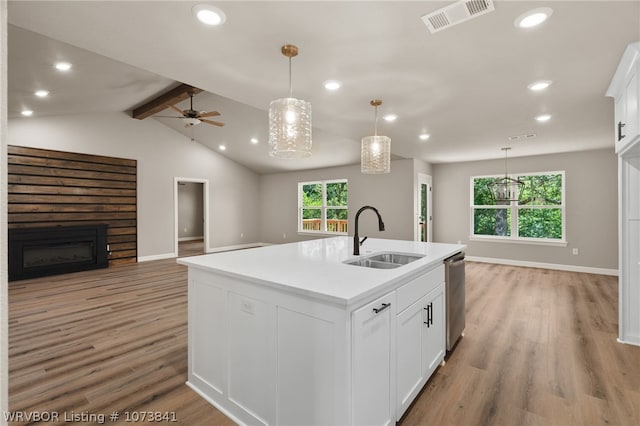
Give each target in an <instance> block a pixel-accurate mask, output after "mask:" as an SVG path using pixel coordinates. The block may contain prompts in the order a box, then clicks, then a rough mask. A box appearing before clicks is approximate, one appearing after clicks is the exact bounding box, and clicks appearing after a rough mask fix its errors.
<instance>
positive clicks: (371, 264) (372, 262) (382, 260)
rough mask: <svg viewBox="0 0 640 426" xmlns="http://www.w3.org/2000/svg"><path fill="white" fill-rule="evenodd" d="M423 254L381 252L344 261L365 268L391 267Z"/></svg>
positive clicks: (414, 259) (416, 258) (410, 260)
mask: <svg viewBox="0 0 640 426" xmlns="http://www.w3.org/2000/svg"><path fill="white" fill-rule="evenodd" d="M423 257H424V256H422V255H418V254H406V253H393V252H383V253H376V254H373V255H371V256H367V257H363V258H359V259H354V260H348V261H345V262H344V263H346V264H347V265H355V266H363V267H365V268H376V269H393V268H399V267H400V266H403V265H406V264H408V263H411V262H414V261H416V260H418V259H421V258H423Z"/></svg>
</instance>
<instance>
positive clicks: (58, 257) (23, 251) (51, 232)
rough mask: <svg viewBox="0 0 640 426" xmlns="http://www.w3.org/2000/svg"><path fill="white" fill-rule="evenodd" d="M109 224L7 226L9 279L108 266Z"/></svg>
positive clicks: (21, 278)
mask: <svg viewBox="0 0 640 426" xmlns="http://www.w3.org/2000/svg"><path fill="white" fill-rule="evenodd" d="M107 228H108V225H105V224H98V225H83V226H56V227H49V228H12V229H9V281H15V280H23V279H26V278H36V277H44V276H47V275H56V274H65V273H68V272H77V271H86V270H89V269H97V268H106V267H107V266H109V259H108V250H107Z"/></svg>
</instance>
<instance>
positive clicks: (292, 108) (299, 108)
mask: <svg viewBox="0 0 640 426" xmlns="http://www.w3.org/2000/svg"><path fill="white" fill-rule="evenodd" d="M281 51H282V54H283V55H284V56H286V57H287V58H289V97H287V98H282V99H276V100H275V101H271V103H270V104H269V155H270V156H272V157H277V158H287V159H291V158H304V157H308V156H310V155H311V103H310V102H307V101H303V100H300V99H296V98H294V97H293V95H292V86H291V58H293V57H294V56H296V55H298V48H297V47H296V46H294V45H291V44H286V45H284V46H282V49H281Z"/></svg>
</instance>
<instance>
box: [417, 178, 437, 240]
mask: <svg viewBox="0 0 640 426" xmlns="http://www.w3.org/2000/svg"><path fill="white" fill-rule="evenodd" d="M417 196H418V203H417V205H418V211H417V214H416V219H417V220H416V222H417V224H416V226H417V229H416V234H415V235H416V240H417V241H422V242H431V241H433V235H432V221H433V217H432V215H431V211H432V209H431V204H432V203H431V176H429V175H425V174H422V173H418V194H417Z"/></svg>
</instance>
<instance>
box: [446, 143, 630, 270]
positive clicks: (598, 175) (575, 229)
mask: <svg viewBox="0 0 640 426" xmlns="http://www.w3.org/2000/svg"><path fill="white" fill-rule="evenodd" d="M508 167H509V173H526V172H542V171H559V170H564V171H565V180H566V200H565V201H566V222H567V225H566V226H567V241H568V243H569V244H568V246H567V247H551V246H540V245H531V244H517V243H503V242H479V241H469V236H470V234H471V230H470V222H469V221H470V214H471V213H470V212H471V210H470V194H469V192H470V185H469V179H470V177H471V176H475V175H488V174H500V173H504V160H491V161H474V162H466V163H455V164H435V165H433V207H434V211H433V216H434V217H433V233H434V241H435V242H449V243H454V242H457V241H458V240H460V241H462V242H463V244H467V245H468V249H467V255H469V256H478V257H488V258H495V259H508V260H518V261H528V262H538V263H552V264H558V265H575V266H584V267H590V268H603V269H612V270H617V269H618V256H617V253H618V227H617V226H618V216H617V212H618V192H617V158H616V156H615V153H614V151H613V148H611V149H606V150H596V151H583V152H573V153H567V154H554V155H541V156H533V157H515V158H509V162H508ZM573 248H578V251H579V255H577V256H574V255H572V249H573Z"/></svg>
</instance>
